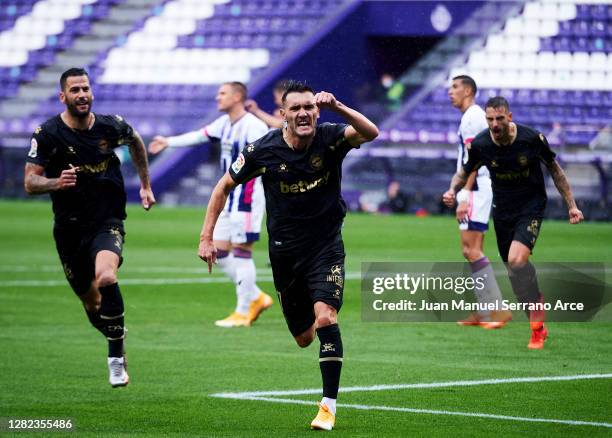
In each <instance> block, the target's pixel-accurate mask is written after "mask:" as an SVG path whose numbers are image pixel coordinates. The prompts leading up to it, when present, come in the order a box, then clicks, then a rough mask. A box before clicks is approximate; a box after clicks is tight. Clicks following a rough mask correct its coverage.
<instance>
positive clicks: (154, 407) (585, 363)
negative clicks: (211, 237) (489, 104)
mask: <svg viewBox="0 0 612 438" xmlns="http://www.w3.org/2000/svg"><path fill="white" fill-rule="evenodd" d="M202 215H203V209H196V208H180V209H174V208H172V209H171V208H159V207H156V208H154V209H153V210H152V211H150V212H148V213H145V212H144V211H142V210H141V209H139V208H137V207H130V209H129V218H128V220H127V222H126V230H127V233H128V235H127V240H126V247H125V251H124V256H125V263H124V265H123V267H122V268H121V270H120V284H122V291H123V295H124V299H125V303H126V323H127V326H128V327H129V330H130V331H129V337H128V340H127V351H128V356H129V361H130V368H129V372H130V377H131V382H130V385H129V386H128V387H127V388H120V389H112V388H111V387H110V385H109V384H108V382H107V378H108V376H107V368H106V345H105V344H106V343H105V341H104V340H103V339H102V337H101V336H100V335H99V333H98V332H96V331H95V330H94V329H93V328H92V327H90V326H89V323H88V321H87V319H86V317H85V314H84V312H83V311H82V308H81V305H80V304H79V301H78V300H77V299H76V297H75V296H74V295H73V293H72V291H71V290H70V289H69V287H68V285H67V283H66V282H65V279H64V277H63V273H62V272H61V269H60V265H59V262H58V259H57V255H56V252H55V247H54V244H53V240H52V237H51V227H52V218H51V206H50V203H49V202H12V201H2V202H0V242H1V244H0V245H1V246H0V248H1V249H0V351H1V353H0V365H1V372H0V417H1V418H2V419H3V421H4V422H5V423H6V419H7V418H71V419H73V421H74V423H75V425H76V429H77V435H78V436H133V435H134V436H135V435H138V436H210V437H259V436H261V437H267V436H271V435H273V436H278V437H296V436H312V435H313V434H315V433H317V432H312V431H310V430H309V429H308V426H309V424H310V421H311V420H312V418H313V416H314V415H315V413H316V406H315V402H316V401H318V399H319V395H318V394H311V395H285V396H282V397H280V398H283V399H290V401H292V402H293V401H296V400H298V401H299V400H302V401H307V402H310V403H312V404H311V405H304V404H296V403H275V402H271V401H260V400H243V399H227V398H216V397H212V396H211V395H212V394H215V393H220V392H245V391H276V390H278V391H280V390H299V389H311V388H315V389H316V388H319V387H320V385H321V383H320V374H319V370H318V361H317V357H318V354H317V344H318V343H317V342H315V343H314V344H313V345H312V346H310V347H309V348H307V349H299V348H298V347H297V346H296V345H295V344H294V342H293V339H292V338H291V337H290V335H289V332H288V331H287V329H286V326H285V322H284V320H283V317H282V314H281V312H280V309H279V306H278V304H277V303H275V305H274V306H273V307H272V308H271V309H270V310H269V311H267V312H265V313H264V314H263V315H262V316H261V318H260V320H259V321H257V323H256V324H255V325H254V326H253V327H250V328H246V329H220V328H216V327H215V326H214V325H213V321H214V320H215V319H219V318H221V317H224V316H226V315H227V314H228V313H229V312H230V311H231V310H232V308H233V305H234V302H235V295H234V291H233V287H232V285H231V284H229V283H227V282H223V281H221V279H222V275H221V274H220V273H219V272H216V273H214V274H213V275H212V276H209V275H208V273H206V272H205V269H204V265H203V263H202V262H201V261H200V260H199V259H198V258H197V255H196V251H197V242H198V234H199V231H200V227H201V222H202ZM343 234H344V239H345V246H346V251H347V271H351V272H358V271H359V269H360V263H361V262H362V261H365V262H368V261H409V260H411V261H419V260H421V261H441V260H447V261H461V254H460V250H459V244H458V233H457V229H456V224H455V222H454V221H453V219H452V218H450V217H428V218H415V217H412V216H404V217H399V216H393V217H392V216H370V215H361V214H351V215H349V216H348V217H347V219H346V222H345V226H344V232H343ZM610 248H612V224H600V223H585V224H581V225H579V226H570V225H569V224H567V223H564V222H553V221H545V223H544V225H543V227H542V234H541V237H540V240H539V242H538V245H537V247H536V251H535V254H534V260H535V261H538V260H539V261H605V262H607V263H610V262H612V251H610ZM485 249H486V252H487V253H488V255H489V257H490V258H492V259H494V260H499V258H498V256H497V255H496V253H497V251H496V248H495V244H494V237H493V233H489V234H488V235H487V239H486V242H485ZM255 257H256V264H257V266H258V269H259V275H260V278H261V281H260V282H259V284H260V286H261V287H262V288H263V289H264V290H267V291H270V292H273V285H272V282H271V274H270V270H269V267H268V266H267V253H266V243H265V242H260V243H259V244H258V245H257V250H256V254H255ZM608 278H609V277H608ZM211 279H212V281H211ZM608 310H609V309H608ZM360 315H361V313H360V294H359V280H357V279H353V280H349V281H347V284H346V287H345V297H344V307H343V309H342V312H341V313H340V317H339V321H340V326H341V329H342V334H343V340H344V350H345V361H344V368H343V376H342V386H344V387H349V386H364V387H367V386H372V385H402V384H417V383H434V382H451V381H466V380H482V379H507V378H520V377H549V376H574V375H583V374H609V373H612V323H604V322H598V323H582V324H579V323H575V324H567V323H565V324H563V323H551V324H550V325H549V326H550V338H549V341H548V342H547V344H546V347H545V349H544V350H543V351H528V350H527V348H526V345H527V341H528V337H529V329H528V327H527V325H526V324H525V323H521V322H514V323H511V324H510V325H509V326H508V327H506V328H504V329H502V330H498V331H486V330H482V329H478V328H462V327H458V326H456V325H455V324H450V323H427V324H415V323H411V324H408V323H366V322H362V321H361V316H360ZM611 394H612V378H599V379H590V380H569V381H535V382H524V383H517V382H515V383H500V384H492V385H477V386H456V385H451V386H440V387H432V388H406V389H387V390H382V391H376V392H371V391H358V392H347V393H345V394H342V393H341V394H340V397H339V399H338V403H342V404H349V405H361V406H362V407H366V408H365V409H355V408H354V407H339V408H338V416H337V424H336V429H335V430H334V431H333V432H331V433H332V434H333V435H334V436H346V437H359V436H376V437H386V436H390V437H391V436H393V437H395V436H430V437H431V436H436V437H437V436H453V437H457V436H519V435H521V436H524V435H529V436H541V437H548V436H563V437H566V436H572V437H573V436H590V437H592V436H611V435H612V428H610V427H606V426H605V425H603V426H601V425H600V426H596V425H584V424H566V423H551V422H533V421H527V419H558V420H570V421H577V422H580V421H583V422H594V423H605V424H608V425H609V424H610V423H612V398H611V397H610V395H611ZM367 407H386V408H388V409H387V410H381V409H374V408H367ZM396 408H397V409H396ZM389 409H396V410H389ZM410 409H414V410H430V411H434V412H430V413H423V412H415V411H410ZM443 412H447V413H446V414H444V413H443ZM457 412H460V413H465V414H470V413H471V414H478V415H476V416H467V415H451V413H457ZM481 414H490V415H492V416H493V417H485V416H483V415H481ZM497 416H508V417H517V418H519V419H510V418H508V419H503V418H498V417H497ZM520 418H523V419H522V420H521V419H520ZM4 432H6V430H5V431H4ZM2 433H3V432H2V431H0V434H2ZM16 435H17V436H19V435H26V433H23V432H20V433H18V434H16ZM37 435H38V436H40V435H41V434H40V433H38V434H37ZM66 435H68V436H75V435H70V434H66ZM52 436H61V434H56V433H54V434H53V435H52Z"/></svg>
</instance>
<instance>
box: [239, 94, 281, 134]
mask: <svg viewBox="0 0 612 438" xmlns="http://www.w3.org/2000/svg"><path fill="white" fill-rule="evenodd" d="M244 107H245V108H246V110H247V111H248V112H250V113H251V114H253V115H254V116H255V117H257V118H258V119H259V120H261V121H263V122H264V123H265V124H266V125H268V126H269V127H270V128H282V127H283V119H282V118H281V117H276V116H275V115H273V114H268V113H267V112H265V111H264V110H262V109H261V108H259V105H257V102H255V101H254V100H253V99H249V100H247V101H246V102H245V103H244Z"/></svg>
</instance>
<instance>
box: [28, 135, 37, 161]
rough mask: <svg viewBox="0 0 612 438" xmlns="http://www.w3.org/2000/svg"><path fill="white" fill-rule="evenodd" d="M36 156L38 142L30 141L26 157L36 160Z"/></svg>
mask: <svg viewBox="0 0 612 438" xmlns="http://www.w3.org/2000/svg"><path fill="white" fill-rule="evenodd" d="M37 156H38V142H37V141H36V139H35V138H33V139H32V140H31V141H30V152H28V157H30V158H36V157H37Z"/></svg>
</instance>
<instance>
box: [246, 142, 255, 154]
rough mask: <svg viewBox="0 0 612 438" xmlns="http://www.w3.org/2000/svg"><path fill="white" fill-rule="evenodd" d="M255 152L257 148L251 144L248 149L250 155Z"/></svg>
mask: <svg viewBox="0 0 612 438" xmlns="http://www.w3.org/2000/svg"><path fill="white" fill-rule="evenodd" d="M254 150H255V146H253V144H250V145H248V146H247V147H246V151H247V152H248V153H249V154H250V153H251V152H253V151H254Z"/></svg>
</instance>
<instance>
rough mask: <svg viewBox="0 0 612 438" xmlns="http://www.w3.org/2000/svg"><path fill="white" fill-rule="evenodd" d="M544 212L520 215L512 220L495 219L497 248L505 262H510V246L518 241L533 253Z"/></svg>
mask: <svg viewBox="0 0 612 438" xmlns="http://www.w3.org/2000/svg"><path fill="white" fill-rule="evenodd" d="M542 217H543V214H542V212H538V213H533V214H525V215H519V216H517V217H515V218H512V219H505V218H493V223H494V224H495V236H496V237H497V248H498V249H499V255H500V256H501V258H502V260H503V261H504V262H507V261H508V254H509V253H510V245H512V241H513V240H516V241H519V242H521V243H522V244H524V245H525V246H527V247H528V248H529V250H530V251H531V252H533V248H534V247H535V244H536V241H537V239H538V235H539V234H540V227H541V226H542Z"/></svg>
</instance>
